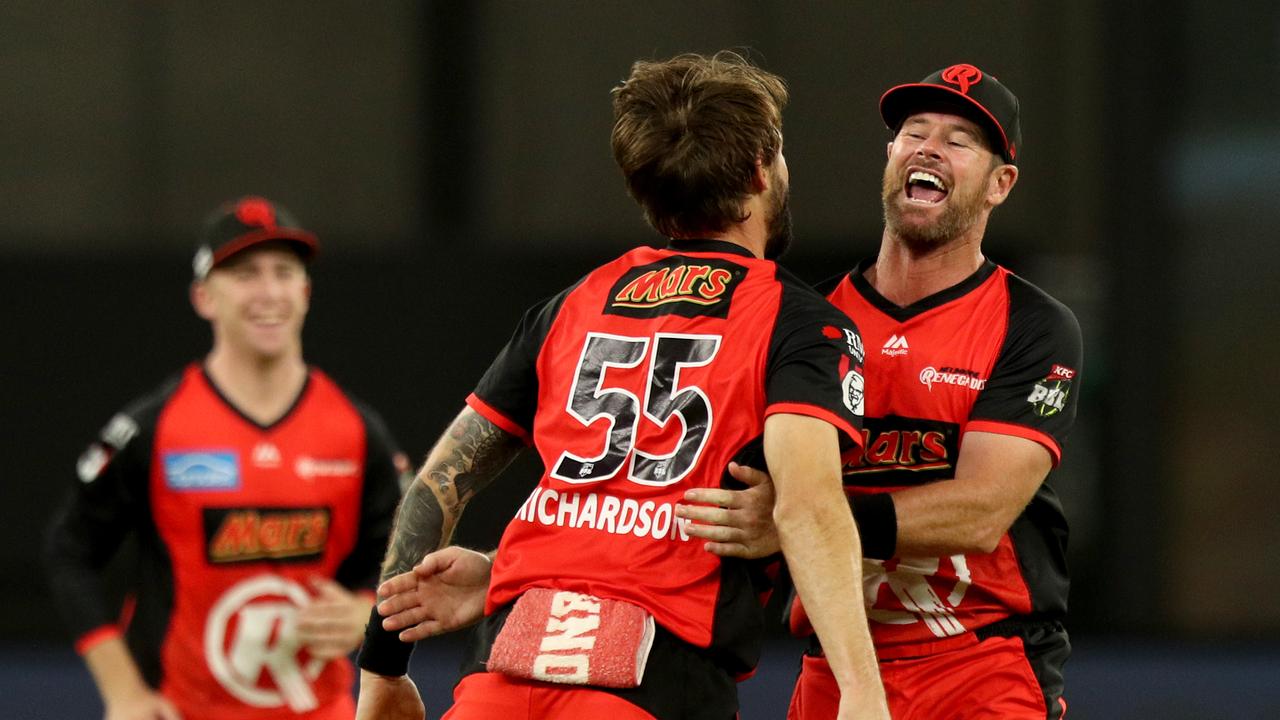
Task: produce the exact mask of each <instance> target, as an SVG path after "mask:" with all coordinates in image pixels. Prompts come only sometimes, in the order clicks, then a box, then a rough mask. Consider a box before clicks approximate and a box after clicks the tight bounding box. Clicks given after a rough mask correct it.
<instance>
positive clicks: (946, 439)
mask: <svg viewBox="0 0 1280 720" xmlns="http://www.w3.org/2000/svg"><path fill="white" fill-rule="evenodd" d="M957 429H958V428H957V427H956V425H954V424H952V423H944V422H939V421H936V420H919V419H915V418H902V417H896V416H889V417H885V418H867V420H866V426H865V427H864V428H863V430H862V437H863V446H862V447H861V448H860V449H858V450H857V451H855V454H854V456H853V458H852V459H851V460H850V461H848V462H847V463H846V464H845V466H844V474H845V476H846V477H848V476H857V480H854V481H852V482H853V483H854V484H856V485H863V486H870V485H880V484H882V483H881V482H877V481H878V480H882V481H883V484H884V485H893V486H902V485H914V484H919V483H924V482H929V481H931V480H935V479H937V478H939V477H950V476H951V472H952V458H954V457H956V455H957V453H958V451H959V443H958V440H957Z"/></svg>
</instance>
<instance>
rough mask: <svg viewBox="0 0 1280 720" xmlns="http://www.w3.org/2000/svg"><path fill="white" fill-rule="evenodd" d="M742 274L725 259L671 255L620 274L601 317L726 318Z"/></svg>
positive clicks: (743, 271) (745, 272)
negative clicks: (676, 316)
mask: <svg viewBox="0 0 1280 720" xmlns="http://www.w3.org/2000/svg"><path fill="white" fill-rule="evenodd" d="M746 275H747V269H746V268H744V267H742V266H741V265H738V264H737V263H732V262H729V261H728V260H723V259H720V258H690V257H684V256H682V255H674V256H672V257H669V258H664V259H662V260H659V261H658V262H655V263H650V264H648V265H641V266H639V267H634V268H631V269H630V270H628V271H627V272H626V273H624V274H623V276H622V277H621V278H619V279H618V281H617V282H616V283H614V285H613V288H612V289H611V290H610V291H609V298H608V300H607V301H606V302H605V306H604V314H606V315H622V316H625V317H638V318H650V317H658V316H660V315H679V316H681V317H717V318H723V317H728V315H729V306H730V305H731V304H732V302H733V293H734V291H735V290H737V287H738V285H739V284H740V283H741V281H742V278H744V277H746Z"/></svg>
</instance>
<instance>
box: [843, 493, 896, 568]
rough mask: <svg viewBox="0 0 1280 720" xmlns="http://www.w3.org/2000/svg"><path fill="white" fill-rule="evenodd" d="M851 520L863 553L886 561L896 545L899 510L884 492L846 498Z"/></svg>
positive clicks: (865, 555)
mask: <svg viewBox="0 0 1280 720" xmlns="http://www.w3.org/2000/svg"><path fill="white" fill-rule="evenodd" d="M849 505H850V506H851V507H852V508H853V521H854V522H856V523H857V524H858V535H859V537H861V538H862V556H863V557H868V558H872V559H874V560H888V559H889V558H891V557H893V551H894V548H896V547H897V546H898V509H897V507H896V506H895V505H894V503H893V496H892V495H890V494H889V493H887V492H880V493H873V494H870V495H854V496H853V497H851V498H849Z"/></svg>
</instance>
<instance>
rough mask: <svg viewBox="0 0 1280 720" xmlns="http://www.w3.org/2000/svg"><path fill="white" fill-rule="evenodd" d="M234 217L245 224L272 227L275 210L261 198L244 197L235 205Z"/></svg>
mask: <svg viewBox="0 0 1280 720" xmlns="http://www.w3.org/2000/svg"><path fill="white" fill-rule="evenodd" d="M236 219H237V220H239V221H240V222H242V223H244V224H245V225H257V226H258V227H264V228H268V229H274V228H275V226H276V210H275V208H273V207H271V203H269V202H267V201H266V200H263V199H262V198H245V199H244V200H241V201H240V203H239V204H238V205H236Z"/></svg>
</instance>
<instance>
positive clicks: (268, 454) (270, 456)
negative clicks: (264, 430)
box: [252, 442, 280, 468]
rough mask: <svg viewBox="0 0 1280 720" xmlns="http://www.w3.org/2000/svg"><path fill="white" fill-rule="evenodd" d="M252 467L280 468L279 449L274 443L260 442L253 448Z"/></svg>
mask: <svg viewBox="0 0 1280 720" xmlns="http://www.w3.org/2000/svg"><path fill="white" fill-rule="evenodd" d="M252 457H253V465H254V467H260V468H278V467H280V448H278V447H276V446H275V444H274V443H269V442H260V443H258V444H257V445H255V446H253V455H252Z"/></svg>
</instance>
